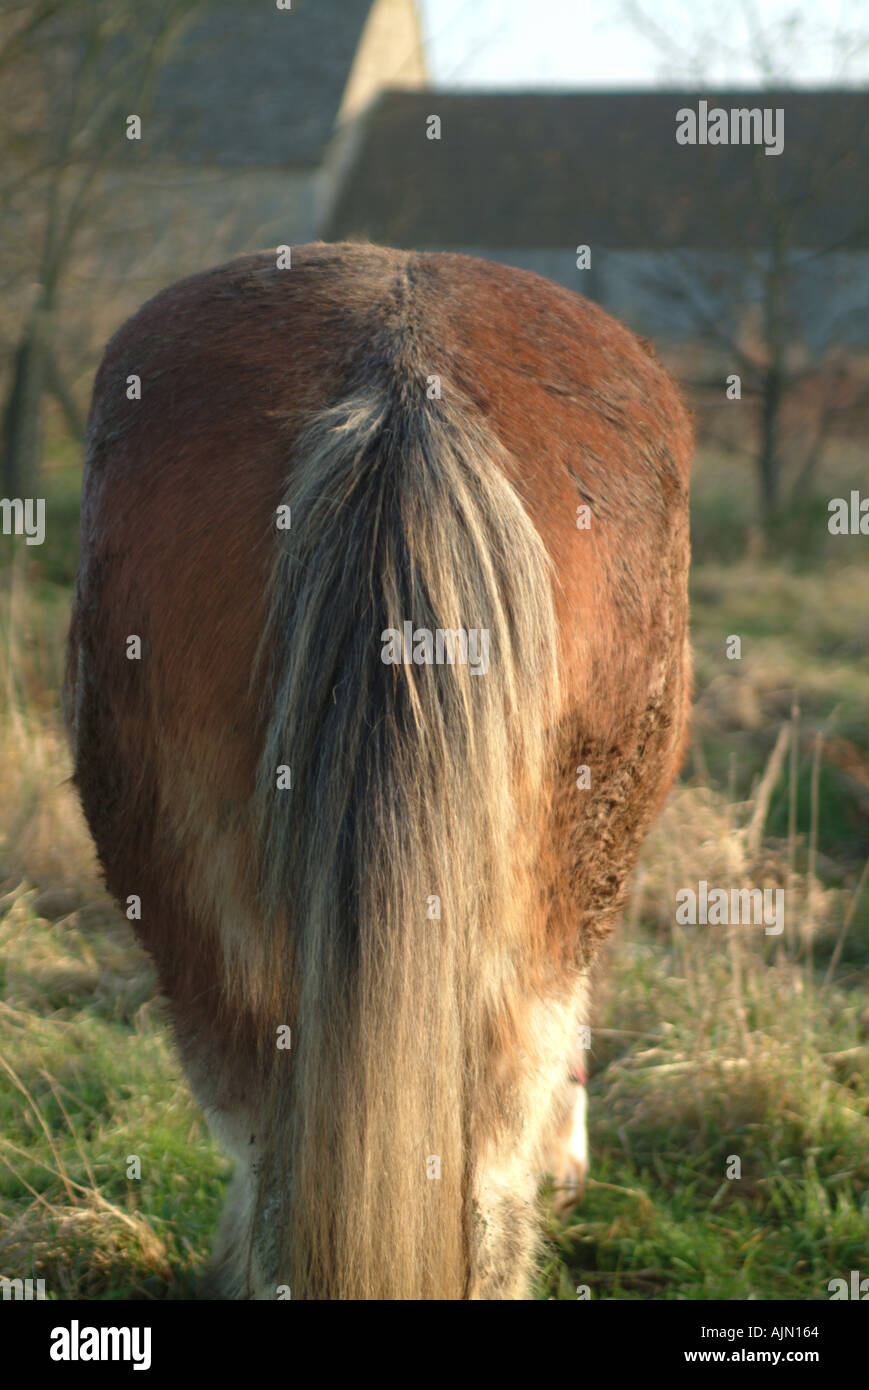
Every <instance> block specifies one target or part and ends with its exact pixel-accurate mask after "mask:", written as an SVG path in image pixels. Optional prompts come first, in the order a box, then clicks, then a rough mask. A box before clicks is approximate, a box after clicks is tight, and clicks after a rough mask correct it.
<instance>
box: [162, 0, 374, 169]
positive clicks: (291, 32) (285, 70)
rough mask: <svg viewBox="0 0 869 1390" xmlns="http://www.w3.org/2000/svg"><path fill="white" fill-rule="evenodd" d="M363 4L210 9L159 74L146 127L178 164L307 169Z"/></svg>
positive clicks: (330, 119)
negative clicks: (281, 166)
mask: <svg viewBox="0 0 869 1390" xmlns="http://www.w3.org/2000/svg"><path fill="white" fill-rule="evenodd" d="M370 8H371V0H293V6H292V9H291V10H279V9H278V8H277V7H276V5H275V4H274V0H271V3H266V4H261V3H260V4H254V3H252V0H244V3H239V0H234V3H226V4H223V3H221V4H217V5H213V6H210V7H209V8H208V9H207V10H206V12H205V14H204V15H203V17H202V18H201V19H200V20H199V21H197V23H196V24H195V25H193V26H192V27H191V29H190V30H189V32H188V33H187V34H186V35H185V36H184V38H183V39H182V40H181V41H180V42H179V45H178V48H177V49H176V50H175V53H174V54H173V56H172V57H171V59H170V60H169V62H168V63H167V65H166V67H165V69H164V70H163V72H162V73H161V76H160V79H159V81H158V84H157V92H156V99H155V101H154V107H153V113H152V116H151V121H152V123H153V127H154V129H155V135H157V137H158V138H159V140H160V141H161V142H162V144H163V147H164V148H166V149H167V150H168V151H170V152H171V154H172V156H173V158H175V159H178V160H180V161H182V162H184V163H191V164H193V163H196V164H227V165H233V164H234V165H239V164H246V165H259V166H263V165H266V166H268V165H288V164H291V165H315V164H317V163H319V161H320V159H321V157H322V154H323V150H324V147H325V145H326V143H327V142H328V140H329V137H330V135H331V134H332V129H333V126H334V124H335V117H336V115H337V112H338V108H339V106H340V104H341V97H342V95H343V92H344V88H345V86H346V85H347V79H348V77H349V75H350V68H351V66H352V63H353V58H354V55H355V53H356V49H357V46H358V44H359V40H360V37H361V34H362V29H363V26H364V24H365V20H366V18H367V16H368V11H369V9H370Z"/></svg>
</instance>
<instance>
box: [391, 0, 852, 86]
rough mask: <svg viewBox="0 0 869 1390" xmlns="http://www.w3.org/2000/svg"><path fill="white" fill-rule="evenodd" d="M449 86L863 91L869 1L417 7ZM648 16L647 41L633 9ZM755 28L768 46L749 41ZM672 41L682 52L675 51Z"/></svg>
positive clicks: (436, 76) (438, 71)
mask: <svg viewBox="0 0 869 1390" xmlns="http://www.w3.org/2000/svg"><path fill="white" fill-rule="evenodd" d="M417 4H418V6H419V10H420V13H421V15H422V22H423V29H424V34H425V38H426V48H427V56H428V63H429V71H430V74H431V79H432V81H433V82H434V83H435V84H437V85H439V86H444V87H477V88H481V87H505V88H512V89H516V88H518V87H558V88H562V89H569V88H577V87H610V88H613V87H653V86H661V85H667V86H679V85H682V86H685V85H688V86H693V85H702V86H715V85H717V86H719V87H724V86H740V85H741V86H748V87H752V86H759V85H762V84H763V77H762V72H763V64H762V61H761V62H758V61H755V60H753V59H752V57H751V55H752V53H754V54H756V55H758V57H760V55H761V52H762V50H763V48H764V47H766V48H767V50H768V60H767V67H768V69H769V70H770V72H771V75H772V77H773V78H774V79H775V80H777V81H785V82H787V83H788V84H794V85H798V86H819V87H821V86H838V85H843V84H845V83H847V84H848V85H862V84H863V83H865V81H866V79H867V76H869V45H867V43H866V38H867V35H869V0H813V3H806V0H717V3H710V2H709V0H417ZM631 8H633V9H635V10H639V11H641V12H642V13H643V14H645V15H646V16H647V17H649V18H650V19H651V22H652V24H653V25H654V26H655V28H656V30H657V31H658V32H657V37H655V38H653V37H650V36H644V34H643V33H642V32H641V31H640V28H639V26H638V24H637V23H636V22H633V21H632V20H631V18H630V15H629V10H630V9H631ZM752 29H753V30H754V33H755V34H756V35H760V38H759V39H758V38H755V39H754V40H752V39H751V33H752ZM674 40H675V43H674Z"/></svg>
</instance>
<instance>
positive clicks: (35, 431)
mask: <svg viewBox="0 0 869 1390" xmlns="http://www.w3.org/2000/svg"><path fill="white" fill-rule="evenodd" d="M44 321H45V319H44V315H43V314H42V313H40V312H39V311H37V312H36V313H35V314H34V315H33V317H32V318H31V319H30V321H29V322H28V324H27V325H26V327H25V330H24V334H23V336H22V338H21V341H20V342H19V344H18V347H17V349H16V351H15V356H14V358H13V362H12V378H11V381H10V384H9V392H8V394H7V397H6V404H5V406H4V409H3V430H2V438H3V494H4V496H5V497H32V496H33V495H34V489H35V486H36V478H37V472H38V463H39V448H40V443H41V437H42V395H43V391H44V389H45V380H46V372H47V368H48V363H47V358H46V347H45V334H44V327H43V325H44Z"/></svg>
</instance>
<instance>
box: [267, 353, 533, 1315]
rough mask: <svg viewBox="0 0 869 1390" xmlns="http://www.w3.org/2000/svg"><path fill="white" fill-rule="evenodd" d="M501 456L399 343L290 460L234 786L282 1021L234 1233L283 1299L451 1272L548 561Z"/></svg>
mask: <svg viewBox="0 0 869 1390" xmlns="http://www.w3.org/2000/svg"><path fill="white" fill-rule="evenodd" d="M510 471H511V464H510V458H509V455H508V454H507V453H506V452H505V450H504V448H503V446H502V445H501V444H500V443H499V441H498V440H497V439H496V438H495V436H494V434H493V433H492V431H491V429H490V428H489V427H488V426H487V425H486V423H485V421H484V419H483V418H482V416H481V414H480V413H479V411H477V410H476V409H475V408H474V407H473V406H472V405H471V404H470V403H469V402H468V401H467V400H465V399H464V398H463V397H456V396H455V395H453V394H452V393H449V399H446V398H444V399H436V400H430V399H428V398H427V393H426V383H425V377H424V375H422V374H421V372H420V371H418V370H416V369H414V368H412V367H411V368H408V366H407V365H406V359H405V360H403V363H402V364H398V363H397V362H393V363H392V364H391V365H390V366H389V368H388V369H387V370H386V371H385V372H383V373H382V374H381V376H380V378H379V379H378V376H377V373H376V372H371V373H369V376H368V378H367V381H366V384H365V385H364V386H360V387H359V389H358V390H357V391H356V392H355V393H354V392H352V391H351V392H349V393H348V398H346V399H345V400H343V402H342V403H340V404H337V405H334V406H332V407H330V408H328V409H326V410H325V411H322V412H320V413H319V414H317V415H316V416H315V417H314V418H313V419H312V421H311V422H309V424H308V426H307V427H306V429H305V432H304V434H303V436H302V438H301V440H300V441H299V443H298V446H297V448H296V449H295V450H294V463H293V471H292V476H291V479H290V481H289V483H288V485H287V489H286V493H285V496H284V504H285V506H286V508H288V509H289V510H287V511H285V512H283V513H282V515H283V516H284V517H285V519H286V523H287V524H286V525H285V529H283V530H280V531H278V532H277V535H278V538H279V539H278V542H277V544H276V549H275V560H274V568H273V572H272V577H271V590H270V596H269V604H270V610H269V616H268V621H267V624H266V627H265V629H264V634H263V640H262V644H261V660H262V662H263V663H264V664H263V667H262V670H263V680H264V688H265V689H266V690H267V691H268V695H267V702H268V703H267V711H268V712H267V722H268V728H267V733H266V738H265V744H264V751H263V757H262V764H261V767H260V769H259V775H258V780H257V789H256V803H257V817H258V819H257V824H258V831H257V846H258V852H259V855H260V883H261V891H262V894H263V900H264V907H265V910H264V917H263V920H268V921H271V922H273V923H274V924H276V925H275V927H274V930H275V931H276V932H277V933H280V932H281V931H283V933H284V940H285V941H286V943H287V944H286V949H284V950H283V953H282V952H281V950H278V951H277V952H276V953H274V958H275V959H279V958H280V957H281V954H283V964H282V965H281V967H280V969H281V970H282V972H283V971H285V981H286V983H285V988H284V994H285V997H286V998H287V999H288V1001H291V1005H290V1004H289V1003H288V1008H290V1011H291V1014H292V1019H293V1025H294V1026H293V1031H292V1047H291V1049H290V1051H289V1052H288V1053H281V1054H279V1057H280V1060H278V1061H276V1062H275V1063H274V1065H273V1073H272V1078H271V1082H270V1086H271V1095H270V1100H269V1104H268V1106H267V1109H266V1113H267V1114H269V1115H270V1116H271V1130H270V1134H269V1137H268V1141H267V1147H266V1152H265V1156H264V1159H263V1162H262V1165H261V1167H260V1175H259V1188H258V1199H257V1218H256V1226H255V1230H256V1235H255V1241H254V1245H255V1248H256V1250H257V1255H258V1257H262V1259H263V1261H264V1266H265V1267H267V1268H270V1269H274V1270H279V1271H280V1276H279V1277H280V1278H281V1280H282V1281H283V1280H285V1281H286V1282H287V1283H289V1285H290V1288H291V1296H292V1297H293V1298H296V1297H305V1298H321V1299H342V1298H354V1299H355V1298H360V1299H361V1298H367V1299H374V1298H389V1299H422V1298H461V1297H465V1296H468V1294H469V1291H471V1290H472V1288H473V1278H474V1261H475V1254H474V1251H475V1248H476V1246H475V1239H476V1237H475V1233H474V1230H475V1227H474V1219H475V1218H474V1210H475V1199H474V1181H475V1173H477V1171H478V1169H477V1165H478V1161H479V1158H480V1155H481V1152H482V1151H483V1150H484V1149H485V1147H486V1145H487V1144H488V1143H489V1141H490V1139H491V1137H492V1134H493V1133H494V1130H495V1128H496V1127H497V1125H498V1123H499V1117H498V1114H497V1113H496V1112H497V1107H498V1103H499V1101H498V1091H497V1086H496V1084H495V1077H496V1072H497V1068H498V1065H500V1064H499V1063H498V1062H497V1060H496V1059H497V1058H498V1057H501V1056H503V1053H504V1039H505V1038H507V1037H508V1036H509V1038H510V1042H509V1043H508V1044H507V1047H508V1049H509V1047H510V1046H513V1047H515V1037H516V1033H515V1031H511V1030H513V1029H514V1025H516V1026H520V1025H519V1024H518V1023H517V1020H519V1018H520V1014H521V1005H522V998H523V993H522V990H523V974H522V962H523V959H524V958H525V957H527V956H528V954H529V953H530V952H532V951H533V949H534V943H533V941H532V940H531V938H532V936H533V935H534V932H535V931H536V928H534V927H532V926H531V925H530V924H531V923H533V922H536V921H537V920H539V917H540V913H539V905H538V911H537V914H536V915H535V912H534V907H533V902H532V899H533V892H534V890H533V883H534V882H535V879H534V877H533V874H532V871H531V870H532V860H533V856H534V836H533V834H532V831H531V829H530V827H532V826H535V825H542V823H543V818H542V816H541V814H540V809H539V803H540V799H541V798H542V797H543V796H545V794H546V793H545V786H546V779H545V775H544V774H545V770H546V765H547V758H548V736H547V729H548V728H549V725H550V721H551V712H552V709H553V708H554V704H555V701H556V699H557V685H558V660H557V629H556V620H555V611H554V603H553V592H552V583H553V580H552V574H551V564H550V561H549V559H548V556H547V552H546V549H545V547H544V545H543V542H542V541H541V538H540V536H539V535H538V533H537V531H536V529H535V528H534V526H533V525H532V523H531V521H530V520H529V517H528V515H527V513H526V511H525V508H524V506H523V503H522V501H521V499H520V496H519V494H518V493H517V491H516V489H515V487H514V485H513V483H512V482H511V481H510V478H509V474H510ZM407 624H410V625H411V626H410V628H408V627H407V626H406V625H407ZM410 634H415V636H412V637H411V641H412V644H413V650H412V651H410V650H408V647H407V645H406V637H407V636H408V635H410ZM281 769H283V773H282V774H281V771H280V770H281ZM281 778H283V781H282V785H280V786H279V784H281ZM287 922H289V924H290V927H289V932H288V933H287V927H286V924H287ZM280 923H283V924H284V925H283V927H281V926H280ZM276 939H278V938H276ZM286 1059H289V1060H286ZM505 1094H506V1092H505Z"/></svg>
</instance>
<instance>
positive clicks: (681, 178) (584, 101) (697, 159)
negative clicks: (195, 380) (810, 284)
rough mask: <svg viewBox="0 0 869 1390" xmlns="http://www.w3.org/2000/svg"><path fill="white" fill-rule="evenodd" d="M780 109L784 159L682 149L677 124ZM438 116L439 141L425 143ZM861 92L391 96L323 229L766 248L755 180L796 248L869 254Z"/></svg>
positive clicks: (405, 242)
mask: <svg viewBox="0 0 869 1390" xmlns="http://www.w3.org/2000/svg"><path fill="white" fill-rule="evenodd" d="M701 98H703V99H705V100H708V102H709V104H710V107H711V106H723V107H725V108H727V109H728V110H729V109H730V108H731V107H746V106H747V107H755V106H761V107H765V106H771V107H781V108H783V110H784V113H785V115H784V137H785V138H784V149H783V152H782V153H781V154H780V155H764V154H763V153H762V152H760V151H758V150H756V149H755V148H753V147H750V146H719V145H716V146H711V145H707V146H700V145H697V146H690V145H678V144H677V143H676V139H675V131H676V112H677V110H679V109H680V108H682V107H686V106H687V107H692V108H693V109H695V110H696V109H697V103H698V101H699V100H700V99H701ZM430 114H436V115H438V116H440V118H441V123H442V138H441V140H439V141H437V140H428V139H426V133H425V132H426V118H427V116H429V115H430ZM867 124H869V94H867V93H864V92H859V91H823V92H809V91H798V90H789V91H777V92H776V91H764V92H759V91H726V92H689V91H648V92H576V93H569V94H559V93H554V94H550V93H545V94H543V93H533V92H520V93H515V94H512V93H501V92H491V93H489V92H487V93H467V92H462V93H455V92H438V91H432V90H429V91H423V92H386V93H384V94H383V96H382V97H381V98H380V100H379V101H378V102H377V103H376V104H375V106H374V107H373V108H372V110H371V111H370V113H369V114H368V116H367V118H366V126H365V134H364V138H363V140H362V142H361V145H360V148H359V151H358V155H357V158H356V160H355V163H354V165H353V166H352V168H351V169H350V170H349V172H348V175H347V178H346V179H345V182H344V184H343V187H342V190H341V193H340V195H339V197H338V200H337V202H336V204H335V206H334V208H333V211H332V214H331V217H330V220H329V223H328V225H327V227H326V228H325V229H324V231H323V236H324V237H325V238H326V239H328V240H338V239H340V238H342V237H348V236H368V237H370V238H371V239H372V240H374V241H378V242H381V243H386V244H389V245H394V246H404V247H427V248H432V247H443V248H449V247H450V246H455V247H469V246H488V247H511V246H512V247H570V246H576V245H578V244H580V243H588V244H590V245H592V244H597V245H604V246H608V247H612V248H622V249H630V248H642V249H645V250H655V249H664V248H671V247H675V246H687V247H697V248H711V247H719V248H728V247H732V246H734V245H735V244H738V245H741V246H744V245H752V244H754V245H766V244H768V241H769V214H768V212H767V211H766V210H765V208H764V202H763V198H762V196H760V194H759V191H758V185H757V182H756V180H757V178H758V177H760V178H761V179H768V180H771V181H772V186H773V187H774V188H775V189H776V190H777V192H776V195H775V198H776V200H779V199H781V198H782V197H785V198H786V199H788V200H789V201H790V204H791V205H792V210H793V221H792V223H791V228H792V240H793V242H794V244H796V245H805V246H808V247H820V246H824V247H827V246H829V245H832V244H839V243H841V244H843V245H844V246H851V247H857V246H859V247H866V246H869V177H867V174H869V168H867V165H869V158H867V146H866V128H867Z"/></svg>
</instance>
